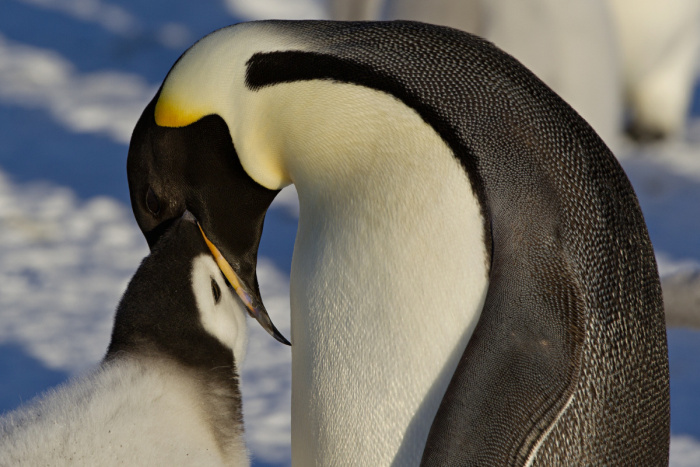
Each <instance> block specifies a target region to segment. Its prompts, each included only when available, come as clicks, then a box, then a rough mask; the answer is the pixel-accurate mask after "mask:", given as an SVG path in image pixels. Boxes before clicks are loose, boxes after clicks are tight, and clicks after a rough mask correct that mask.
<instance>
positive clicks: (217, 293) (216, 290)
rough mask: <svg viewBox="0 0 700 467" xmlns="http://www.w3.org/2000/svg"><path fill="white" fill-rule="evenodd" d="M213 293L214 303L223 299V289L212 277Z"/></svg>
mask: <svg viewBox="0 0 700 467" xmlns="http://www.w3.org/2000/svg"><path fill="white" fill-rule="evenodd" d="M211 294H212V295H213V296H214V303H219V300H221V289H220V288H219V284H217V283H216V281H215V280H214V278H213V277H212V278H211Z"/></svg>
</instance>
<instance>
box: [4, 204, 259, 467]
mask: <svg viewBox="0 0 700 467" xmlns="http://www.w3.org/2000/svg"><path fill="white" fill-rule="evenodd" d="M212 253H216V251H215V249H214V250H212ZM212 253H210V252H209V248H208V247H207V244H206V240H205V238H203V237H202V234H201V232H200V229H199V227H198V226H197V224H196V222H195V221H194V217H192V215H191V214H189V213H186V214H185V215H184V216H183V218H182V220H179V221H177V223H176V224H175V225H173V226H172V227H171V229H169V232H168V233H167V234H166V235H164V236H163V237H162V238H161V240H159V242H158V244H157V245H156V246H155V247H154V248H153V252H152V253H151V255H150V256H149V257H147V258H146V259H145V260H144V261H143V263H142V264H141V266H140V268H139V269H138V271H137V272H136V274H135V275H134V277H133V279H132V280H131V282H130V284H129V286H128V288H127V290H126V292H125V294H124V296H123V298H122V300H121V302H120V305H119V308H118V309H117V314H116V317H115V321H114V329H113V332H112V340H111V343H110V345H109V348H108V350H107V354H106V356H105V359H104V361H103V362H102V364H101V365H100V367H99V368H98V369H97V370H95V371H94V372H92V373H90V374H88V375H87V376H85V377H83V378H81V379H77V380H74V381H72V382H70V383H69V384H67V385H65V386H62V387H59V388H58V389H57V390H55V391H53V392H50V393H48V394H47V395H46V396H44V397H42V398H40V399H38V400H36V401H34V402H33V403H31V404H29V405H28V406H26V407H20V408H19V409H17V410H16V411H14V412H10V413H9V414H7V415H6V416H5V417H3V419H2V420H0V465H3V466H14V465H86V466H88V465H100V466H102V465H227V466H230V465H235V466H247V465H249V460H248V454H247V450H246V447H245V443H244V440H243V418H242V412H241V395H240V391H239V387H238V376H237V365H238V364H239V363H240V362H241V361H242V359H243V357H244V353H245V346H246V336H247V334H246V323H245V319H246V318H245V311H244V310H245V309H244V308H243V306H242V305H241V304H240V301H239V300H238V299H237V298H235V296H234V295H233V291H232V290H231V289H230V288H229V287H228V285H227V283H226V280H225V278H224V276H223V275H222V273H221V271H220V269H219V267H218V266H217V264H216V262H215V261H214V258H213V256H212Z"/></svg>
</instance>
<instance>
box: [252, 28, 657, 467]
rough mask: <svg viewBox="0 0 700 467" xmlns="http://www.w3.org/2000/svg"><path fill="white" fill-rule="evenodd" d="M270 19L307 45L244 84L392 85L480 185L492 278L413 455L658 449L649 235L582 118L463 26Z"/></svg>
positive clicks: (495, 456) (636, 455) (561, 458)
mask: <svg viewBox="0 0 700 467" xmlns="http://www.w3.org/2000/svg"><path fill="white" fill-rule="evenodd" d="M273 25H274V26H276V27H281V28H283V29H286V30H291V31H293V32H294V33H295V34H299V35H301V36H303V37H304V38H306V39H307V40H308V41H310V43H312V44H314V46H315V51H314V52H302V51H290V52H273V53H265V54H256V55H254V56H253V57H252V58H251V60H250V61H249V62H248V70H247V83H246V84H247V85H248V86H249V87H250V88H251V89H257V88H260V87H264V86H268V85H274V84H276V83H279V82H285V81H296V80H309V79H328V80H334V81H341V82H349V83H355V84H359V85H362V86H367V87H371V88H374V89H377V90H380V91H383V92H386V93H388V94H391V95H393V96H395V97H396V98H398V99H400V100H401V101H403V102H404V103H405V104H406V105H408V106H409V107H411V108H413V109H414V110H416V111H417V112H418V113H419V114H420V115H421V116H422V118H423V119H424V120H425V121H426V122H427V123H428V124H430V125H431V126H432V127H433V128H434V129H435V131H436V132H437V133H438V134H440V136H441V137H442V138H443V140H444V141H445V142H446V143H447V144H448V145H449V146H450V148H451V149H452V150H453V152H454V155H455V157H456V158H457V159H458V160H459V161H460V163H461V164H462V166H463V167H464V168H465V170H466V172H467V174H468V176H469V179H470V181H471V183H472V187H473V189H474V191H475V193H476V194H477V196H478V198H479V200H480V202H481V205H482V211H483V213H484V218H485V226H484V227H485V232H486V238H485V239H484V241H485V242H486V244H487V250H488V251H490V252H491V258H490V262H491V265H490V288H489V291H488V295H487V298H486V303H485V305H484V308H483V311H482V315H481V318H480V321H479V323H478V325H477V328H476V330H475V332H474V334H473V337H472V339H471V341H470V342H469V344H468V346H467V349H466V351H465V353H464V355H463V357H462V359H461V361H460V363H459V366H458V368H457V371H456V373H455V375H454V377H453V379H452V381H451V383H450V386H449V388H448V390H447V393H446V394H445V397H444V399H443V401H442V404H441V407H440V409H439V412H438V415H437V417H436V419H435V422H434V424H433V426H432V429H431V433H430V436H429V439H428V443H427V446H426V449H425V453H424V457H423V464H424V465H524V464H528V462H529V461H532V465H603V464H604V465H623V464H624V465H664V464H667V463H668V447H669V377H668V357H667V347H666V334H665V326H664V317H663V305H662V299H661V289H660V285H659V279H658V273H657V269H656V263H655V259H654V254H653V249H652V246H651V243H650V241H649V237H648V233H647V230H646V227H645V224H644V219H643V217H642V213H641V210H640V207H639V204H638V202H637V199H636V196H635V194H634V191H633V190H632V187H631V185H630V183H629V181H628V179H627V177H626V176H625V174H624V172H623V170H622V168H621V167H620V165H619V164H618V163H617V161H616V160H615V158H614V156H613V155H612V154H611V152H610V151H609V150H608V148H607V147H606V146H605V145H604V143H603V142H602V141H601V140H600V138H599V137H598V136H597V135H596V134H595V132H594V131H593V130H592V129H591V128H590V127H589V126H588V124H587V123H586V122H585V121H584V120H583V119H582V118H581V117H579V116H578V115H577V114H576V113H575V112H574V111H573V110H572V109H571V108H570V107H569V106H568V105H567V104H566V103H565V102H564V101H562V100H561V99H560V98H559V97H558V96H557V95H555V93H553V92H552V91H551V90H550V89H549V88H547V86H545V85H544V84H543V83H542V82H541V81H539V80H538V79H537V78H536V77H535V76H534V75H533V74H532V73H530V72H529V71H528V70H526V69H525V68H524V67H523V66H522V65H521V64H520V63H518V62H517V61H516V60H515V59H513V58H512V57H510V56H508V55H507V54H505V53H503V52H501V51H500V50H498V49H497V48H495V47H494V46H492V45H491V44H489V43H487V42H485V41H483V40H481V39H479V38H477V37H475V36H472V35H469V34H466V33H463V32H460V31H456V30H452V29H449V28H441V27H434V26H429V25H424V24H420V23H412V22H391V23H331V22H300V23H281V22H273ZM528 465H530V464H528Z"/></svg>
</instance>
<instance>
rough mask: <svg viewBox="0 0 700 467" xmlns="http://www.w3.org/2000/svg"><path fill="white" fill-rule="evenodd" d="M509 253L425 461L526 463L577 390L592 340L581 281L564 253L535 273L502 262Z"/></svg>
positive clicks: (431, 436)
mask: <svg viewBox="0 0 700 467" xmlns="http://www.w3.org/2000/svg"><path fill="white" fill-rule="evenodd" d="M513 249H517V247H514V248H513ZM511 253H514V252H513V251H511ZM503 254H505V255H509V256H510V254H509V253H508V252H507V251H506V252H501V253H499V250H498V249H497V250H495V256H494V260H495V261H494V268H493V270H492V274H491V279H492V282H491V288H490V289H489V292H488V295H487V298H486V303H485V305H484V308H483V311H482V315H481V319H480V321H479V323H478V325H477V327H476V329H475V331H474V334H473V336H472V338H471V340H470V341H469V344H468V345H467V348H466V349H465V351H464V353H463V355H462V357H461V359H460V362H459V364H458V367H457V369H456V371H455V373H454V375H453V377H452V380H451V381H450V384H449V386H448V388H447V391H446V393H445V396H444V397H443V399H442V402H441V404H440V408H439V410H438V412H437V415H436V417H435V419H434V421H433V425H432V427H431V430H430V433H429V436H428V441H427V443H426V447H425V450H424V453H423V460H422V463H421V465H424V466H438V465H526V464H527V462H528V460H529V459H530V458H531V457H533V456H534V453H535V452H536V451H537V449H538V447H539V445H540V444H541V443H542V441H543V440H544V439H545V438H546V437H547V434H548V433H549V432H550V431H551V430H552V427H553V426H554V425H555V424H556V423H557V421H558V420H559V418H560V417H561V414H562V413H563V412H564V410H565V409H566V407H567V405H568V404H569V403H570V401H571V399H572V397H573V394H574V390H575V388H576V384H577V381H576V379H577V375H578V374H579V367H580V362H581V351H582V347H583V340H584V338H583V325H584V324H583V322H582V321H583V319H582V318H583V312H584V302H583V295H582V293H581V291H580V287H579V284H578V283H577V282H576V281H575V280H574V275H573V274H572V273H571V271H570V270H569V268H568V266H567V263H566V261H565V258H563V253H560V254H559V255H557V256H554V257H552V258H550V260H551V261H550V262H549V263H548V264H547V266H546V267H547V270H545V271H543V272H542V274H540V275H538V276H534V277H533V276H530V277H528V271H530V270H531V268H528V267H524V266H525V265H524V264H521V266H523V267H508V268H505V267H499V264H501V265H502V264H504V262H502V261H500V260H501V259H503V258H502V255H503ZM510 260H517V257H516V256H511V257H510ZM526 261H527V260H526ZM540 266H541V264H540ZM524 289H526V290H524Z"/></svg>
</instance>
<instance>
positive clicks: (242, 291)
mask: <svg viewBox="0 0 700 467" xmlns="http://www.w3.org/2000/svg"><path fill="white" fill-rule="evenodd" d="M197 226H198V227H199V231H200V232H202V237H204V241H205V242H206V244H207V247H209V251H211V254H212V256H214V260H215V261H216V264H218V265H219V268H220V269H221V272H222V273H223V274H224V276H225V277H226V279H228V281H229V283H230V284H231V286H232V287H233V290H235V291H236V294H237V295H238V297H239V298H240V299H241V301H242V302H243V304H244V305H245V306H246V308H247V309H248V313H250V315H251V316H252V317H253V318H255V319H256V320H258V322H259V323H260V325H261V326H262V327H263V329H265V330H266V331H267V332H268V333H269V334H270V335H271V336H272V337H274V338H275V339H277V340H278V341H279V342H281V343H283V344H286V345H292V344H291V343H290V342H289V341H288V340H287V339H285V337H284V336H283V335H282V333H280V332H279V331H278V330H277V328H276V327H275V325H274V324H272V320H271V319H270V315H268V314H267V310H265V306H264V305H263V304H262V300H260V298H259V297H258V296H257V294H254V293H251V292H250V291H249V290H248V288H247V287H246V286H245V285H244V284H243V281H241V280H240V279H239V277H238V274H236V272H235V271H234V270H233V268H232V267H231V265H230V264H229V263H228V261H226V258H224V256H223V255H222V254H221V252H220V251H219V250H218V248H216V246H214V244H213V243H212V242H210V241H209V239H208V238H207V236H206V235H205V234H204V230H202V226H201V225H200V224H199V222H197Z"/></svg>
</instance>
